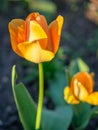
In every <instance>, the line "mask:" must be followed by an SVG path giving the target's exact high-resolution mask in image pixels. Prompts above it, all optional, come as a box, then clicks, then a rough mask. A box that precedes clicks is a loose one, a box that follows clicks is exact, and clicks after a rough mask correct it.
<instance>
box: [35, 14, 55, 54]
mask: <svg viewBox="0 0 98 130" xmlns="http://www.w3.org/2000/svg"><path fill="white" fill-rule="evenodd" d="M36 21H37V22H38V23H39V24H40V26H41V27H42V28H43V30H44V31H45V33H46V35H47V39H41V40H40V45H41V47H42V48H43V49H48V50H51V51H52V50H53V48H52V46H50V45H51V38H50V33H49V29H48V24H47V21H46V19H45V17H44V16H43V15H39V16H38V17H37V18H36ZM43 43H44V44H43Z"/></svg>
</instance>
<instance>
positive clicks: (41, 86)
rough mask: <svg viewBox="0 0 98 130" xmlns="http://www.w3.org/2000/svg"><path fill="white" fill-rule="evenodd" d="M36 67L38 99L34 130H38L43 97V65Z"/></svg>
mask: <svg viewBox="0 0 98 130" xmlns="http://www.w3.org/2000/svg"><path fill="white" fill-rule="evenodd" d="M38 67H39V98H38V108H37V116H36V126H35V129H36V130H38V129H39V128H40V122H41V113H42V106H43V95H44V74H43V64H42V63H39V64H38Z"/></svg>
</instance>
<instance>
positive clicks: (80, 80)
mask: <svg viewBox="0 0 98 130" xmlns="http://www.w3.org/2000/svg"><path fill="white" fill-rule="evenodd" d="M93 86H94V80H93V78H92V76H91V75H90V74H89V73H87V72H79V73H77V74H76V75H74V76H73V78H72V80H71V83H70V86H67V87H65V89H64V99H65V100H66V101H67V102H68V103H70V104H78V103H80V101H82V102H87V103H89V104H92V105H98V92H93Z"/></svg>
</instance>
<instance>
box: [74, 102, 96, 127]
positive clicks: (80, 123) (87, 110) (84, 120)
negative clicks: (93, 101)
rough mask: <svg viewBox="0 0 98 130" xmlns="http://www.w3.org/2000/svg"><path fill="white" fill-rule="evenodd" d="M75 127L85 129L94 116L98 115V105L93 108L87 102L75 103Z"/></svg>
mask: <svg viewBox="0 0 98 130" xmlns="http://www.w3.org/2000/svg"><path fill="white" fill-rule="evenodd" d="M73 110H74V116H73V121H72V124H73V127H74V129H75V130H83V129H85V128H86V126H87V125H88V123H89V121H90V119H91V118H92V117H95V116H98V106H97V107H93V108H91V105H89V104H87V103H80V104H77V105H73Z"/></svg>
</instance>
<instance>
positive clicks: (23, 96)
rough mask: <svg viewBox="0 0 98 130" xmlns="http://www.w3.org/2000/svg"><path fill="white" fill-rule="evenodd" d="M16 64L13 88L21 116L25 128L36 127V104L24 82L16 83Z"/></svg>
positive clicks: (27, 129) (30, 129) (13, 73)
mask: <svg viewBox="0 0 98 130" xmlns="http://www.w3.org/2000/svg"><path fill="white" fill-rule="evenodd" d="M16 79H17V76H16V70H15V66H13V69H12V88H13V94H14V99H15V102H16V106H17V109H18V113H19V117H20V120H21V122H22V125H23V127H24V129H25V130H32V129H35V119H36V106H35V103H34V101H33V100H32V98H31V96H30V95H29V93H28V91H27V89H26V87H25V86H24V85H23V84H22V83H19V84H16Z"/></svg>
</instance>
